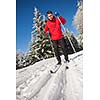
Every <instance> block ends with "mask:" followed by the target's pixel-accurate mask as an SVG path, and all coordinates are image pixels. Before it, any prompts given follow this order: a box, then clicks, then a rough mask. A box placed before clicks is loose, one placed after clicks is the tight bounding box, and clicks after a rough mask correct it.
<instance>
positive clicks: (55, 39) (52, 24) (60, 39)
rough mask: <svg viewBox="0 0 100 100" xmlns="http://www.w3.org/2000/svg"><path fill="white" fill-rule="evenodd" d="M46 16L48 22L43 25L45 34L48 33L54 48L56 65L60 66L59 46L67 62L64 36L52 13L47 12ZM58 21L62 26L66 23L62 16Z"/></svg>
mask: <svg viewBox="0 0 100 100" xmlns="http://www.w3.org/2000/svg"><path fill="white" fill-rule="evenodd" d="M46 14H47V17H48V20H47V22H46V25H45V32H46V33H47V34H48V33H50V37H51V40H52V43H53V47H54V52H55V56H56V59H57V61H58V63H57V65H61V58H60V53H59V50H58V46H59V45H60V46H61V48H62V51H63V54H64V57H65V60H66V62H68V61H69V60H68V53H67V45H66V41H65V39H64V35H63V33H62V30H61V23H60V21H59V20H58V18H57V17H54V15H53V13H52V11H47V13H46ZM56 14H58V13H56ZM59 19H60V20H61V22H62V24H65V23H66V20H65V19H64V18H63V17H62V16H60V17H59Z"/></svg>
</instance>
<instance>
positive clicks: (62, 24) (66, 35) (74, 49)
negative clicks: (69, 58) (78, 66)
mask: <svg viewBox="0 0 100 100" xmlns="http://www.w3.org/2000/svg"><path fill="white" fill-rule="evenodd" d="M57 18H58V20H59V22H60V23H61V26H62V28H63V30H64V31H65V27H64V25H63V24H62V22H61V20H60V18H59V17H57ZM66 36H67V38H68V40H69V42H70V44H71V46H72V49H73V51H74V53H76V50H75V48H74V46H73V44H72V42H71V40H70V38H69V37H68V35H67V34H66Z"/></svg>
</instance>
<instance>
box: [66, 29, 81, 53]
mask: <svg viewBox="0 0 100 100" xmlns="http://www.w3.org/2000/svg"><path fill="white" fill-rule="evenodd" d="M65 32H66V36H65V39H66V43H67V48H68V53H69V54H71V53H74V51H73V48H72V46H71V44H70V42H69V39H70V41H71V42H72V44H73V47H74V49H75V51H76V52H77V51H79V50H80V47H79V45H78V41H77V39H76V37H75V36H74V33H73V32H70V31H69V30H68V29H67V28H66V31H65ZM68 38H69V39H68Z"/></svg>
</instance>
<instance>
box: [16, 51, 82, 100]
mask: <svg viewBox="0 0 100 100" xmlns="http://www.w3.org/2000/svg"><path fill="white" fill-rule="evenodd" d="M82 55H83V53H82V51H81V52H78V53H77V54H73V55H70V56H69V58H70V62H69V64H68V67H69V69H67V70H66V69H65V64H62V66H61V67H60V68H59V70H58V71H57V72H56V73H55V74H51V73H50V72H49V70H50V68H51V67H52V66H54V65H55V62H56V61H55V58H50V59H47V60H42V61H40V62H38V63H35V64H34V65H32V66H30V67H27V68H24V69H21V70H17V71H16V100H82V89H83V84H82V81H83V69H82V66H83V65H82V60H83V59H82ZM62 60H64V57H63V56H62Z"/></svg>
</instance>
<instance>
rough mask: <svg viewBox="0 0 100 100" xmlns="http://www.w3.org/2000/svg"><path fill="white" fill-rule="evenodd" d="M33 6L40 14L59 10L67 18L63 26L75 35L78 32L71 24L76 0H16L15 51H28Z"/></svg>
mask: <svg viewBox="0 0 100 100" xmlns="http://www.w3.org/2000/svg"><path fill="white" fill-rule="evenodd" d="M34 7H37V9H38V10H39V12H40V13H41V14H42V15H45V14H46V12H47V11H48V10H51V11H52V12H53V13H54V12H55V11H57V12H59V14H60V15H61V16H63V17H64V18H65V19H66V20H67V23H66V24H65V27H67V28H68V29H69V31H73V32H74V35H75V36H77V34H78V32H77V30H76V28H75V27H74V26H73V25H72V21H73V17H74V15H75V13H76V11H77V0H16V51H22V52H28V50H29V43H30V42H31V32H32V24H33V20H32V19H33V17H34V14H33V12H34Z"/></svg>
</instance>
